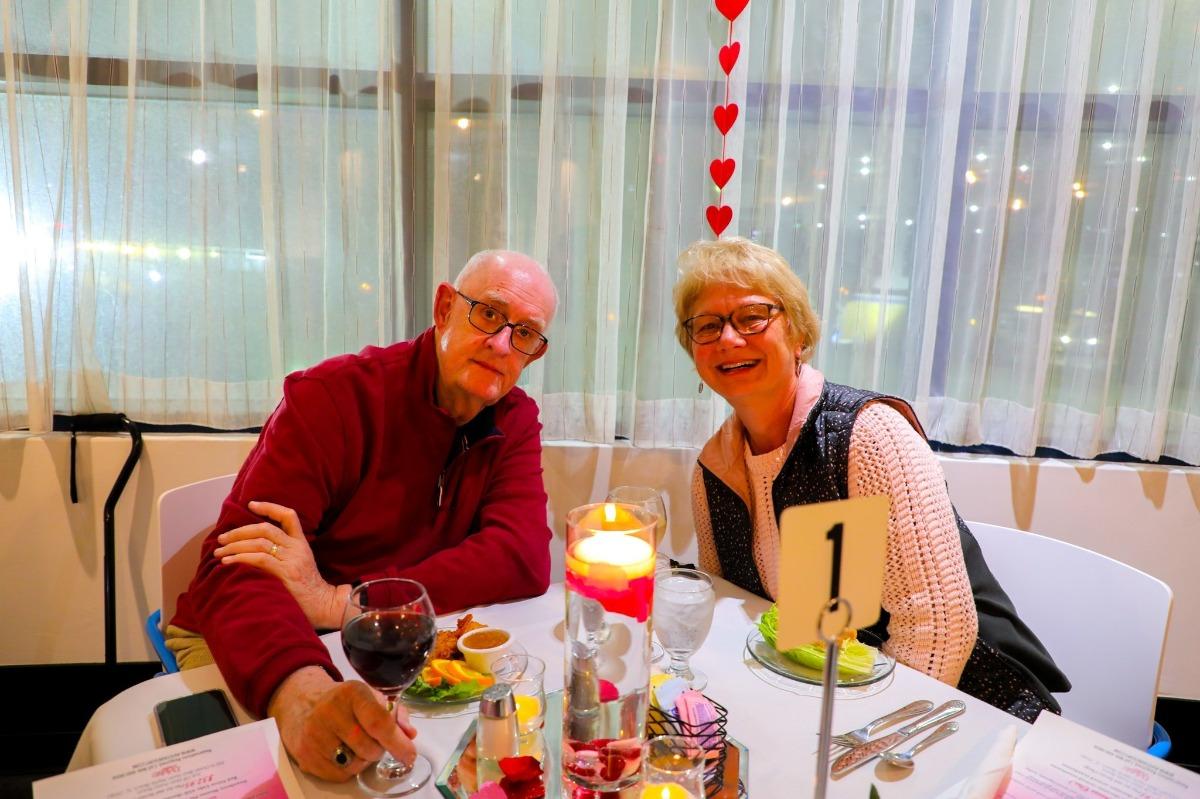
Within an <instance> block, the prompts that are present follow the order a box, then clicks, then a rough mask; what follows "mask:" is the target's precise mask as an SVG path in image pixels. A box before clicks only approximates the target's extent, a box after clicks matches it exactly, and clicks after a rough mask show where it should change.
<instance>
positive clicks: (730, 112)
mask: <svg viewBox="0 0 1200 799" xmlns="http://www.w3.org/2000/svg"><path fill="white" fill-rule="evenodd" d="M737 118H738V107H737V103H730V104H729V105H719V106H717V107H716V108H714V109H713V122H714V123H715V124H716V126H717V130H719V131H721V135H722V136H724V135H725V134H726V133H728V132H729V129H730V128H732V127H733V123H734V122H736V121H737Z"/></svg>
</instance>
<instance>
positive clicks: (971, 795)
mask: <svg viewBox="0 0 1200 799" xmlns="http://www.w3.org/2000/svg"><path fill="white" fill-rule="evenodd" d="M1016 745H1017V728H1016V726H1015V725H1012V724H1009V725H1008V726H1006V727H1005V728H1004V729H1003V730H1001V731H1000V734H999V735H998V736H996V740H995V741H994V742H993V743H992V747H991V749H989V750H988V752H987V754H986V755H984V756H983V760H982V761H981V762H980V764H979V767H978V768H977V769H976V771H975V773H974V774H972V775H971V776H970V777H967V778H966V779H965V780H962V781H961V782H958V783H956V784H955V785H953V786H951V787H950V788H949V789H947V790H945V791H943V792H942V793H940V794H939V795H938V796H937V799H997V797H999V796H1003V792H1004V789H1005V787H1006V786H1007V785H1008V777H1009V775H1010V774H1011V773H1012V759H1013V749H1015V748H1016Z"/></svg>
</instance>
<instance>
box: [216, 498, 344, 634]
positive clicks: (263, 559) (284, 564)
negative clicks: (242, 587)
mask: <svg viewBox="0 0 1200 799" xmlns="http://www.w3.org/2000/svg"><path fill="white" fill-rule="evenodd" d="M248 507H249V508H250V510H251V511H252V512H254V513H257V514H258V515H259V516H265V517H266V518H268V519H271V520H273V521H275V522H278V525H275V524H271V523H270V522H259V523H258V524H248V525H246V526H245V527H238V528H235V529H233V530H229V531H228V532H225V533H222V534H221V535H219V536H217V542H218V543H219V544H221V546H219V547H217V548H216V550H214V551H213V557H215V558H220V559H221V562H222V563H244V564H246V565H248V566H254V567H255V568H258V569H262V570H263V571H265V572H267V573H268V574H273V575H275V576H276V577H278V578H279V580H280V582H282V583H283V584H284V586H285V587H286V588H287V590H288V593H290V594H291V595H292V596H293V597H294V598H295V599H296V602H297V604H299V605H300V609H301V610H303V611H304V615H305V617H306V618H307V619H308V622H309V624H311V625H312V626H313V627H315V628H317V629H322V630H336V629H338V628H339V627H341V626H342V610H343V609H344V608H345V607H346V600H347V599H349V598H350V586H349V585H340V586H332V585H330V584H329V583H327V582H325V580H324V579H323V578H322V577H321V573H320V572H319V571H318V570H317V563H316V561H315V560H314V559H313V553H312V548H311V547H309V545H308V539H306V538H305V537H304V530H303V529H301V527H300V518H299V517H298V516H297V515H296V511H294V510H292V509H291V508H287V507H284V506H283V505H276V504H275V503H273V502H251V503H249V505H248Z"/></svg>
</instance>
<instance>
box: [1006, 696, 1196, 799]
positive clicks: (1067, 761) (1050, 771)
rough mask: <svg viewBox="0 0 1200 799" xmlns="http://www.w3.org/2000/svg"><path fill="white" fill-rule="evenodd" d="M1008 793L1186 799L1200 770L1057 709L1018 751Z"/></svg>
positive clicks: (1022, 798)
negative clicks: (1058, 713) (1143, 749)
mask: <svg viewBox="0 0 1200 799" xmlns="http://www.w3.org/2000/svg"><path fill="white" fill-rule="evenodd" d="M1002 796H1003V799H1074V798H1075V797H1087V798H1088V799H1183V797H1187V796H1200V774H1193V773H1192V772H1190V771H1187V770H1185V769H1182V768H1180V767H1178V766H1175V765H1172V764H1171V763H1168V762H1166V761H1165V760H1160V759H1159V758H1156V757H1154V756H1152V755H1149V754H1147V753H1145V752H1140V751H1138V750H1137V749H1134V748H1133V747H1132V746H1127V745H1125V744H1123V743H1120V742H1119V741H1114V740H1113V739H1111V738H1108V737H1106V736H1104V735H1101V734H1100V733H1098V732H1095V731H1093V730H1090V729H1088V728H1087V727H1084V726H1082V725H1079V724H1076V723H1075V722H1072V721H1068V720H1067V719H1064V718H1062V717H1061V716H1056V715H1054V714H1053V713H1043V714H1042V715H1040V716H1038V720H1037V723H1036V724H1034V725H1033V729H1032V730H1030V731H1029V732H1028V733H1027V734H1026V735H1025V737H1024V738H1023V739H1021V742H1020V744H1018V745H1017V748H1016V751H1015V752H1014V753H1013V766H1012V778H1011V780H1010V782H1009V784H1008V787H1007V789H1006V790H1005V792H1004V793H1003V794H1002Z"/></svg>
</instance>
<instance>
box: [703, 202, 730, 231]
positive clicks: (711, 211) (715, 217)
mask: <svg viewBox="0 0 1200 799" xmlns="http://www.w3.org/2000/svg"><path fill="white" fill-rule="evenodd" d="M704 215H705V216H706V217H708V226H709V227H710V228H712V231H713V234H714V235H717V236H720V235H721V231H723V230H725V228H727V227H729V223H730V222H731V221H733V208H731V207H730V206H728V205H720V206H717V205H710V206H708V210H707V211H705V212H704Z"/></svg>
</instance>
